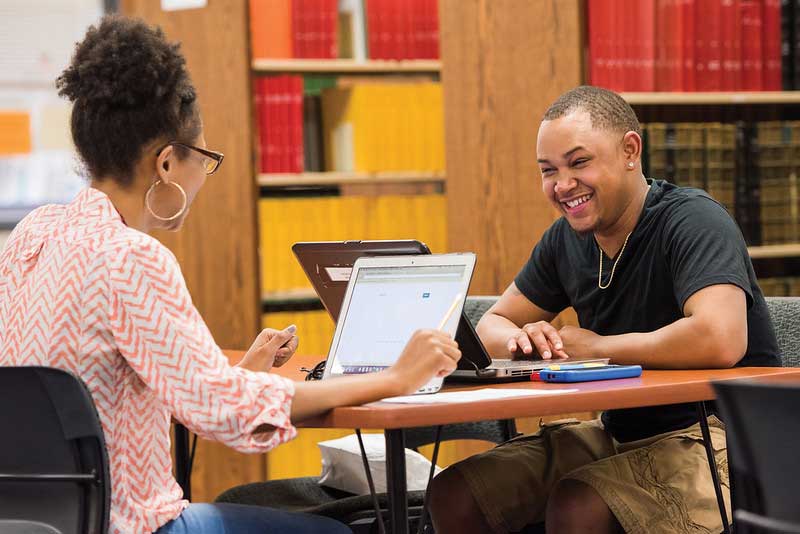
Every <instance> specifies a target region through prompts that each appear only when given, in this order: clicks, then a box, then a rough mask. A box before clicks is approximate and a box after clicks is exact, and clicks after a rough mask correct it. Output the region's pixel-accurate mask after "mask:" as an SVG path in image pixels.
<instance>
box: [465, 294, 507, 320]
mask: <svg viewBox="0 0 800 534" xmlns="http://www.w3.org/2000/svg"><path fill="white" fill-rule="evenodd" d="M499 298H500V297H495V296H486V297H467V300H466V301H465V302H464V315H466V316H467V319H469V322H471V323H472V326H477V325H478V321H480V320H481V317H483V314H484V313H486V310H488V309H489V308H491V307H492V305H493V304H494V303H495V302H497V300H498V299H499Z"/></svg>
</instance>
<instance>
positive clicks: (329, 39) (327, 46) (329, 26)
mask: <svg viewBox="0 0 800 534" xmlns="http://www.w3.org/2000/svg"><path fill="white" fill-rule="evenodd" d="M324 28H325V31H324V39H323V53H324V54H325V55H324V57H326V58H328V59H336V58H338V57H339V2H338V1H337V0H325V25H324Z"/></svg>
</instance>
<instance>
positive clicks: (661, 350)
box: [560, 284, 747, 369]
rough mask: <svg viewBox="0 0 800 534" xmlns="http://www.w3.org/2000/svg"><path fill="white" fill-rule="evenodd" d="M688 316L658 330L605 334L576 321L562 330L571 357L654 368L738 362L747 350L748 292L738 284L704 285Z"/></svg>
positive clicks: (688, 306)
mask: <svg viewBox="0 0 800 534" xmlns="http://www.w3.org/2000/svg"><path fill="white" fill-rule="evenodd" d="M683 312H684V317H683V318H681V319H678V320H677V321H675V322H674V323H672V324H669V325H667V326H664V327H662V328H659V329H658V330H655V331H654V332H647V333H631V334H620V335H615V336H601V335H598V334H595V333H594V332H591V331H589V330H584V329H582V328H577V327H573V326H566V327H564V328H562V329H561V331H560V334H561V339H562V341H563V342H564V350H565V352H566V353H567V354H569V356H570V357H571V358H598V357H600V358H611V360H612V363H617V364H640V365H642V366H643V367H647V368H651V369H659V368H660V369H707V368H717V367H732V366H734V365H735V364H736V362H738V361H739V360H740V359H741V358H742V356H744V353H745V351H746V349H747V297H746V295H745V292H744V291H743V290H742V289H741V288H739V287H738V286H736V285H733V284H717V285H711V286H708V287H705V288H703V289H700V290H699V291H697V292H696V293H694V294H693V295H692V296H690V297H689V298H688V299H687V300H686V303H685V304H684V307H683Z"/></svg>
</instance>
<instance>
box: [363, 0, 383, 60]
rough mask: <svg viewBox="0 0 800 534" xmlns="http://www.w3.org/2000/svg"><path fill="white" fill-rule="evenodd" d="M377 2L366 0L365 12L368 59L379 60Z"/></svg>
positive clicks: (375, 0)
mask: <svg viewBox="0 0 800 534" xmlns="http://www.w3.org/2000/svg"><path fill="white" fill-rule="evenodd" d="M376 6H377V0H364V11H365V12H366V13H365V15H366V19H367V57H369V58H370V59H377V58H378V50H379V47H380V45H379V44H378V41H379V39H380V35H381V34H380V32H379V31H378V12H377V8H376Z"/></svg>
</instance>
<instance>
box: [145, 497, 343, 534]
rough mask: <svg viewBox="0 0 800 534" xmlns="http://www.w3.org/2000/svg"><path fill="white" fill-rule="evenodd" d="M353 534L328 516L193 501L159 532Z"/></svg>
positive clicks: (177, 533) (197, 533) (175, 533)
mask: <svg viewBox="0 0 800 534" xmlns="http://www.w3.org/2000/svg"><path fill="white" fill-rule="evenodd" d="M318 532H324V533H326V534H328V533H330V534H345V533H348V534H352V531H351V530H350V528H348V527H347V526H345V525H344V524H342V523H339V522H338V521H334V520H333V519H329V518H327V517H322V516H315V515H311V514H301V513H298V512H285V511H283V510H276V509H274V508H267V507H264V506H248V505H246V504H228V503H217V504H205V503H198V504H190V505H189V507H188V508H187V509H186V510H184V511H183V512H182V513H181V515H179V516H178V517H177V518H176V519H174V520H172V521H170V522H169V523H167V524H166V525H164V526H163V527H161V528H160V529H158V530H157V531H156V532H155V534H239V533H243V534H262V533H263V534H273V533H275V534H311V533H318Z"/></svg>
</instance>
